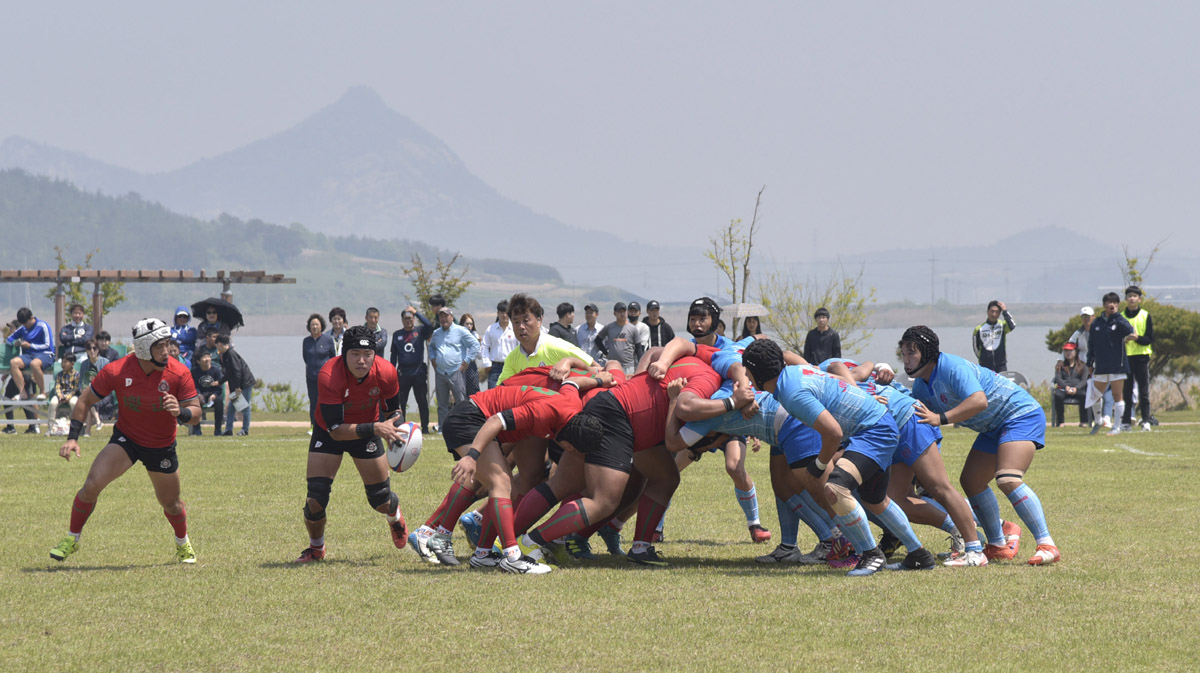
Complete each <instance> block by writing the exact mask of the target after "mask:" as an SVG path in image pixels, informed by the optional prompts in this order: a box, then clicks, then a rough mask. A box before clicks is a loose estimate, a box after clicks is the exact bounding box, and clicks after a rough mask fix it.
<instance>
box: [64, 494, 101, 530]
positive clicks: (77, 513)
mask: <svg viewBox="0 0 1200 673" xmlns="http://www.w3.org/2000/svg"><path fill="white" fill-rule="evenodd" d="M94 509H96V503H94V502H84V501H82V500H80V499H79V494H78V493H76V494H75V502H74V503H72V504H71V527H70V528H69V529H67V530H68V531H69V532H70V533H71V535H73V536H75V540H76V541H78V540H79V534H80V533H82V532H83V524H85V523H87V520H88V517H89V516H91V515H92V510H94Z"/></svg>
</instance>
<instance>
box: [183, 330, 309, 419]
mask: <svg viewBox="0 0 1200 673" xmlns="http://www.w3.org/2000/svg"><path fill="white" fill-rule="evenodd" d="M314 315H315V314H314ZM322 336H324V335H322ZM195 360H196V361H195V364H194V365H193V366H192V382H193V383H195V384H196V394H197V395H199V396H200V423H197V424H195V425H193V426H192V429H191V433H190V434H193V435H203V434H204V431H203V430H201V429H200V425H201V424H202V423H203V422H204V416H205V414H207V413H208V410H209V409H212V410H213V436H214V437H215V436H217V435H220V434H221V422H222V421H223V420H224V418H225V399H224V395H223V394H222V393H223V392H224V388H223V387H222V384H224V383H225V372H224V371H223V370H222V369H221V365H219V364H217V363H215V362H213V359H212V355H211V354H210V353H209V352H208V351H206V350H205V351H200V352H199V353H197V354H196V358H195Z"/></svg>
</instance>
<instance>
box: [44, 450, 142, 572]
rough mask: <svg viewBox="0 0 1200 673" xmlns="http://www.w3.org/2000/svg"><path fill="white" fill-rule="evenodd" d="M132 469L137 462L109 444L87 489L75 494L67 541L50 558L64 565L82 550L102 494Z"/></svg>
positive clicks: (98, 456)
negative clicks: (85, 530)
mask: <svg viewBox="0 0 1200 673" xmlns="http://www.w3.org/2000/svg"><path fill="white" fill-rule="evenodd" d="M131 467H133V458H131V457H130V455H129V452H128V451H126V450H125V448H124V447H122V446H121V445H119V444H115V443H114V444H109V445H107V446H105V447H104V448H103V449H101V450H100V453H98V454H96V459H95V460H93V461H92V466H91V468H89V469H88V474H87V478H86V479H84V481H83V487H82V488H80V489H79V491H78V492H76V493H75V500H74V502H73V503H72V504H71V521H70V526H69V527H68V528H67V537H65V538H63V540H62V541H61V542H59V543H58V546H57V547H55V548H54V549H51V550H50V558H53V559H54V560H56V561H61V560H63V559H65V558H67V557H68V556H70V555H71V554H73V553H75V552H76V551H77V550H78V549H79V536H80V535H81V534H82V533H83V525H84V524H85V523H87V520H88V517H90V516H91V515H92V511H93V510H94V509H95V508H96V500H97V499H98V498H99V497H100V492H101V491H103V490H104V488H105V487H106V486H108V485H109V484H111V483H112V482H113V480H114V479H116V478H117V477H119V476H121V475H122V474H125V472H126V471H128V470H129V468H131Z"/></svg>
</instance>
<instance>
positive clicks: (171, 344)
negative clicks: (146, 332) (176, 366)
mask: <svg viewBox="0 0 1200 673" xmlns="http://www.w3.org/2000/svg"><path fill="white" fill-rule="evenodd" d="M167 355H169V356H170V357H172V358H175V360H177V361H178V362H179V363H180V364H183V365H184V366H186V367H187V368H188V369H191V368H192V363H191V362H188V361H187V360H185V359H184V358H183V352H182V351H181V350H180V349H179V342H178V341H176V340H174V339H171V340H170V341H168V342H167Z"/></svg>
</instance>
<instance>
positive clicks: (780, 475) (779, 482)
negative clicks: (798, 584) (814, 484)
mask: <svg viewBox="0 0 1200 673" xmlns="http://www.w3.org/2000/svg"><path fill="white" fill-rule="evenodd" d="M770 470H771V492H772V493H773V494H774V496H775V514H776V516H778V518H779V544H778V545H776V546H775V549H774V550H772V551H771V553H770V554H764V555H762V556H757V557H755V559H754V560H755V561H758V562H759V563H779V562H784V561H787V560H789V559H791V558H792V557H794V556H798V555H799V554H800V552H798V551H797V550H796V541H797V538H798V536H799V532H800V516H799V513H798V512H795V511H792V508H791V507H789V506H788V500H789V499H791V498H794V497H796V492H797V484H796V483H795V478H794V477H793V476H792V474H791V472H792V471H791V469H790V468H788V464H787V457H786V456H784V455H783V449H781V448H779V447H777V446H772V447H771V456H770Z"/></svg>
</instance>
